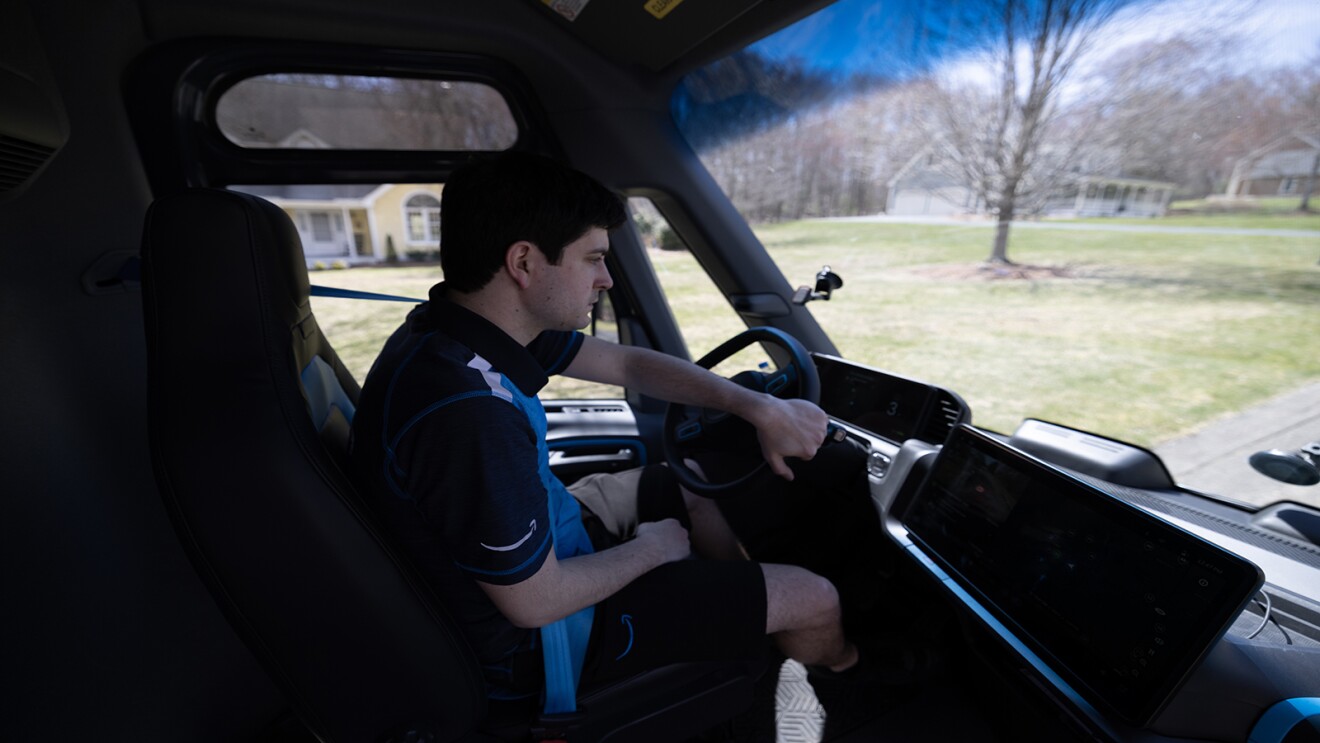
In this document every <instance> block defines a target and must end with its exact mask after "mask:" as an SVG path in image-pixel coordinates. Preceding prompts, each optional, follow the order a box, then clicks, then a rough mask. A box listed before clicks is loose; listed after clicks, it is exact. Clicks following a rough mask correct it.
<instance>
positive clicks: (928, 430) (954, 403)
mask: <svg viewBox="0 0 1320 743" xmlns="http://www.w3.org/2000/svg"><path fill="white" fill-rule="evenodd" d="M971 419H972V413H971V411H970V410H968V409H967V403H965V402H963V401H962V399H961V398H959V397H958V396H957V395H955V394H953V393H952V392H949V391H948V390H936V396H935V405H934V407H933V408H932V409H931V411H930V414H929V415H928V416H927V417H926V425H925V426H924V427H923V428H922V430H921V435H920V436H919V438H920V439H921V440H922V441H926V442H928V443H931V444H943V443H944V440H945V439H946V438H948V437H949V431H952V430H953V427H954V426H956V425H958V424H959V423H966V422H969V421H971Z"/></svg>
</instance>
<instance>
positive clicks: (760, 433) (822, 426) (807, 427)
mask: <svg viewBox="0 0 1320 743" xmlns="http://www.w3.org/2000/svg"><path fill="white" fill-rule="evenodd" d="M761 398H762V399H761V400H760V401H759V404H758V405H757V406H756V408H755V411H754V412H751V413H749V414H748V415H746V416H744V417H745V418H746V419H747V420H748V421H749V422H750V423H751V424H752V425H754V426H756V435H757V438H758V439H760V442H761V455H762V456H764V457H765V461H766V462H767V463H768V464H769V465H770V469H771V470H772V471H773V472H774V473H775V474H776V475H779V476H780V477H782V478H784V479H785V480H792V479H793V470H791V469H789V466H788V463H787V462H785V461H784V458H785V457H796V458H798V459H811V458H812V457H814V456H816V451H817V450H818V449H820V447H821V444H823V443H825V433H826V429H827V428H828V427H829V423H830V418H829V416H828V415H826V414H825V411H824V410H821V409H820V408H819V407H817V406H815V405H813V404H812V403H809V402H807V401H806V400H796V399H794V400H781V399H779V398H777V397H774V396H771V395H761Z"/></svg>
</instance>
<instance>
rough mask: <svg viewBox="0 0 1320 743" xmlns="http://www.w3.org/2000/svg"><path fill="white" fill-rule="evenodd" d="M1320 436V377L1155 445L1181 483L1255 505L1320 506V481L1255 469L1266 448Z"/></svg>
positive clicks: (1288, 447)
mask: <svg viewBox="0 0 1320 743" xmlns="http://www.w3.org/2000/svg"><path fill="white" fill-rule="evenodd" d="M1318 439H1320V382H1317V383H1314V384H1310V385H1307V386H1305V387H1302V388H1301V389H1298V390H1294V391H1292V392H1288V393H1285V394H1283V395H1280V396H1278V397H1276V398H1274V399H1273V400H1269V401H1267V402H1265V403H1262V404H1261V405H1258V406H1256V407H1254V408H1251V409H1249V410H1246V411H1243V412H1242V413H1239V414H1237V415H1234V416H1230V417H1227V418H1224V419H1223V420H1220V421H1216V422H1215V423H1212V424H1210V425H1209V426H1206V427H1205V428H1203V429H1201V430H1200V431H1198V432H1196V433H1194V434H1192V435H1190V436H1185V437H1183V438H1180V439H1175V440H1173V441H1168V442H1165V443H1164V444H1161V445H1159V446H1156V447H1155V453H1156V454H1159V455H1160V458H1161V459H1163V460H1164V463H1165V464H1166V465H1167V466H1168V467H1169V471H1170V472H1172V473H1173V476H1174V479H1176V480H1177V481H1178V482H1179V484H1181V485H1185V486H1187V487H1190V488H1193V489H1196V490H1202V491H1207V492H1212V493H1216V494H1218V495H1223V496H1227V497H1229V498H1233V499H1234V500H1239V501H1243V502H1245V503H1251V504H1254V505H1261V506H1263V505H1267V504H1269V503H1273V502H1275V501H1278V500H1294V501H1297V502H1299V503H1306V504H1309V505H1312V506H1315V507H1317V508H1320V485H1308V486H1303V485H1288V484H1285V483H1281V482H1278V481H1276V480H1272V479H1270V478H1268V477H1266V476H1264V475H1262V474H1260V473H1258V472H1256V471H1255V470H1254V469H1252V468H1251V466H1250V465H1249V464H1247V457H1249V456H1251V455H1252V454H1253V453H1255V452H1258V451H1261V450H1264V449H1283V450H1285V451H1286V450H1291V449H1298V448H1300V447H1301V446H1302V445H1303V444H1306V443H1308V442H1311V441H1316V440H1318Z"/></svg>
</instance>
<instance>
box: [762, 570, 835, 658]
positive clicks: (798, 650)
mask: <svg viewBox="0 0 1320 743" xmlns="http://www.w3.org/2000/svg"><path fill="white" fill-rule="evenodd" d="M761 572H762V573H763V574H764V575H765V593H766V628H765V631H766V634H768V635H771V636H772V637H773V638H774V640H775V643H776V644H777V645H779V649H780V651H782V652H783V653H784V655H787V656H788V657H790V658H792V659H793V660H796V661H798V662H799V663H802V664H803V665H806V666H824V667H826V668H829V669H830V670H831V671H843V670H846V669H848V668H851V667H852V666H853V665H854V664H856V663H857V659H858V655H857V646H856V645H854V644H852V643H851V642H849V641H848V640H847V639H846V638H845V637H844V636H843V613H842V611H840V609H839V592H838V591H837V590H836V589H835V588H834V584H833V583H830V582H829V581H828V580H826V579H825V578H822V577H820V576H819V575H816V574H815V573H813V572H811V571H809V570H806V569H805V568H800V567H797V566H795V565H773V564H766V563H762V564H761Z"/></svg>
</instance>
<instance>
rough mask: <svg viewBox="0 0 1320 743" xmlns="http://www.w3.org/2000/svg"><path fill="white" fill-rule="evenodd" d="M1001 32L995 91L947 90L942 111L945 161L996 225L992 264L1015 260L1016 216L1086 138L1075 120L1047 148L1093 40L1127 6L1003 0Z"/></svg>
mask: <svg viewBox="0 0 1320 743" xmlns="http://www.w3.org/2000/svg"><path fill="white" fill-rule="evenodd" d="M1000 2H1001V7H1000V10H1001V13H1000V20H1001V23H1002V35H1001V36H1000V38H999V40H998V43H996V44H995V45H993V46H992V47H991V48H990V49H988V54H989V56H990V59H991V60H992V62H991V64H992V65H993V68H994V70H995V74H996V76H997V78H996V88H997V90H996V91H995V92H994V93H993V94H990V95H986V94H984V93H981V92H979V91H976V90H975V89H974V87H973V86H970V85H962V86H956V87H955V86H946V87H945V88H944V93H945V94H944V95H942V96H940V101H941V102H940V105H939V106H938V107H937V109H936V111H937V122H936V125H937V127H938V129H939V131H940V133H941V134H942V135H943V136H942V141H943V145H944V148H945V152H944V153H942V154H943V156H944V157H943V161H944V162H945V163H946V164H947V165H948V166H949V167H950V168H951V169H952V170H953V171H954V173H955V174H956V177H957V178H958V179H959V180H960V181H962V182H963V183H965V184H967V185H969V186H970V187H971V188H973V189H974V190H975V191H976V192H977V195H978V196H979V197H980V199H981V201H982V202H983V203H984V204H985V205H986V207H987V208H988V209H989V210H990V211H991V212H992V213H993V214H994V215H995V217H996V220H997V222H998V224H997V229H996V230H995V236H994V244H993V247H992V249H991V251H990V258H989V261H990V262H992V263H1010V262H1011V261H1009V259H1008V236H1009V228H1010V225H1011V224H1012V221H1013V219H1014V217H1015V216H1017V215H1018V214H1019V213H1022V212H1023V211H1024V208H1025V207H1029V206H1031V205H1032V204H1033V202H1035V201H1038V200H1041V199H1043V198H1045V196H1046V195H1047V194H1048V193H1049V191H1051V190H1052V189H1053V188H1054V187H1055V186H1057V185H1058V183H1059V181H1060V180H1061V178H1063V177H1064V176H1065V175H1066V167H1067V164H1068V163H1070V162H1072V160H1073V155H1074V154H1075V152H1076V148H1077V147H1078V146H1079V144H1080V143H1081V142H1082V141H1084V139H1085V133H1086V132H1085V126H1084V124H1085V122H1080V121H1073V122H1072V125H1073V126H1074V127H1078V126H1080V127H1081V130H1078V131H1074V132H1073V133H1072V136H1070V137H1068V138H1066V140H1065V139H1063V138H1060V140H1059V141H1060V142H1064V141H1066V142H1070V144H1066V145H1063V146H1051V147H1047V146H1046V143H1047V141H1048V135H1049V134H1050V130H1051V128H1059V125H1061V124H1062V123H1063V122H1062V121H1061V120H1060V117H1059V112H1060V108H1061V107H1060V100H1059V98H1060V93H1061V89H1062V87H1063V84H1064V83H1065V81H1067V80H1068V79H1069V77H1070V76H1072V75H1073V74H1074V72H1075V70H1076V66H1077V62H1078V60H1079V59H1080V58H1081V57H1083V56H1084V55H1085V54H1086V52H1087V51H1088V50H1089V49H1090V47H1091V46H1092V44H1093V43H1094V41H1095V38H1096V36H1097V33H1098V32H1099V30H1100V29H1101V28H1102V27H1103V26H1104V25H1105V24H1106V23H1107V22H1108V21H1109V20H1110V19H1112V18H1113V16H1114V14H1115V13H1116V12H1117V10H1118V9H1119V8H1120V7H1122V2H1121V0H1040V1H1039V2H1033V1H1031V0H1000Z"/></svg>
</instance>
